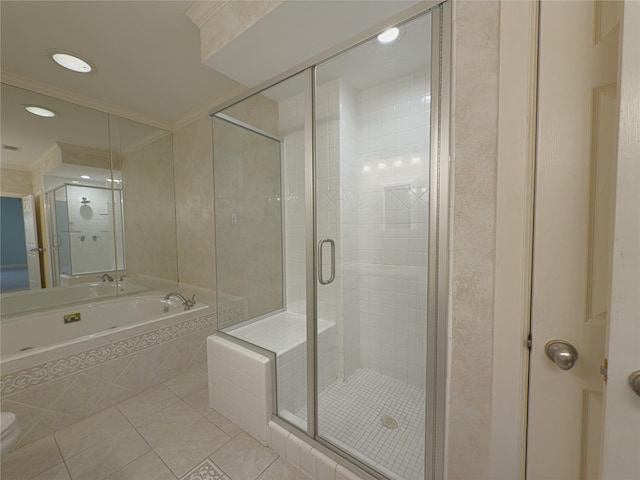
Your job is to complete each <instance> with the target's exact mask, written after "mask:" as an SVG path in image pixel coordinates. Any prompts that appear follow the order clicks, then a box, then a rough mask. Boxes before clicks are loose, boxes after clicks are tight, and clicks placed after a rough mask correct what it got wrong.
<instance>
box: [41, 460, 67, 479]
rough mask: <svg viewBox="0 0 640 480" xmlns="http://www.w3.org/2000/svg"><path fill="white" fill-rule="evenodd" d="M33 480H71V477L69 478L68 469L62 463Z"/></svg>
mask: <svg viewBox="0 0 640 480" xmlns="http://www.w3.org/2000/svg"><path fill="white" fill-rule="evenodd" d="M33 480H71V477H69V473H68V472H67V467H65V465H64V463H60V464H58V465H56V466H55V467H53V468H50V469H49V470H47V471H46V472H44V473H42V474H40V475H38V476H37V477H35V478H34V479H33Z"/></svg>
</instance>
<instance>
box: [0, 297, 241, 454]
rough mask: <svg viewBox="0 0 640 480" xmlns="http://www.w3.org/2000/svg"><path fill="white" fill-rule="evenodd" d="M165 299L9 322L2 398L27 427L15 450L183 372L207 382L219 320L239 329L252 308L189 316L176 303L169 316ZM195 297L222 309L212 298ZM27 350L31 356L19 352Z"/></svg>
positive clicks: (198, 308)
mask: <svg viewBox="0 0 640 480" xmlns="http://www.w3.org/2000/svg"><path fill="white" fill-rule="evenodd" d="M166 292H167V290H165V291H163V292H159V291H152V292H145V293H144V294H139V295H137V296H129V297H120V298H118V299H107V300H102V301H94V302H91V303H80V304H76V305H67V306H65V307H56V308H55V309H52V310H49V311H46V312H45V311H37V312H31V313H25V314H16V315H10V316H4V315H3V318H2V321H1V326H2V332H1V333H2V335H1V336H2V339H1V347H2V352H1V353H2V356H1V357H0V360H1V369H0V372H1V375H0V397H1V401H2V406H3V409H6V410H8V411H12V412H14V413H16V414H17V416H18V421H19V422H20V426H21V427H22V431H23V433H22V436H21V438H20V440H19V441H18V444H17V445H16V447H20V446H23V445H26V444H29V443H31V442H33V441H35V440H38V439H40V438H43V437H45V436H47V435H50V434H51V433H53V432H55V431H57V430H58V429H60V428H64V427H66V426H68V425H70V424H72V423H74V422H77V421H79V420H81V419H83V418H86V417H89V416H91V415H93V414H95V413H96V412H99V411H101V410H104V409H105V408H108V407H110V406H112V405H115V404H117V403H119V402H122V401H124V400H126V399H128V398H131V397H133V396H135V395H137V394H139V393H140V392H142V391H144V390H146V389H149V388H151V387H153V386H156V385H159V384H161V383H164V382H167V381H170V380H171V379H173V378H174V377H176V376H177V375H180V374H181V373H183V372H192V374H195V375H204V370H206V366H207V354H206V353H207V349H206V339H207V337H208V336H210V335H211V334H213V333H214V332H215V331H216V329H217V322H218V319H220V320H221V321H222V322H229V323H233V322H236V323H237V322H239V321H241V319H242V318H244V315H246V301H244V300H243V299H241V298H236V299H230V300H229V301H227V302H225V306H224V308H221V307H220V306H218V309H217V310H216V308H215V307H214V308H211V307H209V306H208V305H205V304H203V303H197V304H196V305H195V306H194V307H192V308H191V309H190V310H187V311H184V310H183V306H182V305H181V304H179V303H178V302H176V301H175V300H173V299H172V300H171V302H170V303H168V306H169V310H168V311H167V312H164V311H163V310H164V307H165V306H166V305H167V303H166V302H164V295H165V294H166ZM180 292H181V293H184V294H191V293H194V292H189V291H185V290H184V289H180ZM197 295H198V296H199V297H200V298H202V297H205V298H206V299H207V303H208V304H210V305H215V304H216V303H219V302H218V301H217V300H216V297H215V294H212V293H211V292H204V291H203V292H198V293H197ZM196 298H198V297H196ZM78 313H79V314H80V317H81V320H80V321H77V322H70V323H66V324H65V322H64V317H65V316H66V315H72V314H78ZM25 347H32V348H30V349H29V350H24V351H20V350H21V349H23V348H25ZM33 406H37V408H34V407H33Z"/></svg>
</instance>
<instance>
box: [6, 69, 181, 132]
mask: <svg viewBox="0 0 640 480" xmlns="http://www.w3.org/2000/svg"><path fill="white" fill-rule="evenodd" d="M0 81H1V82H2V83H5V84H7V85H11V86H13V87H18V88H24V89H26V90H31V91H32V92H36V93H40V94H42V95H48V96H50V97H54V98H58V99H60V100H65V101H67V102H71V103H75V104H77V105H81V106H83V107H87V108H93V109H95V110H100V111H102V112H105V113H110V114H113V115H117V116H119V117H122V118H126V119H127V120H132V121H134V122H140V123H144V124H146V125H150V126H152V127H156V128H161V129H163V130H169V131H171V130H172V127H173V125H172V124H171V122H166V121H164V120H160V119H158V118H155V117H150V116H147V115H143V114H140V113H137V112H133V111H131V110H127V109H124V108H121V107H118V106H116V105H113V104H110V103H107V102H102V101H100V100H96V99H94V98H91V97H86V96H84V95H79V94H77V93H74V92H71V91H69V90H64V89H62V88H57V87H52V86H50V85H46V84H44V83H41V82H38V81H36V80H31V79H30V78H26V77H22V76H20V75H16V74H15V73H10V72H1V73H0Z"/></svg>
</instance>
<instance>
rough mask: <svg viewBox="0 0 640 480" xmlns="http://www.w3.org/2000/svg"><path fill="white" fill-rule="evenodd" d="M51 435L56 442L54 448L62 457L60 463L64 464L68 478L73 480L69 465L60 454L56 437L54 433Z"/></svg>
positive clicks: (60, 450)
mask: <svg viewBox="0 0 640 480" xmlns="http://www.w3.org/2000/svg"><path fill="white" fill-rule="evenodd" d="M51 437H52V438H53V441H54V442H55V444H56V448H57V449H58V453H60V458H62V464H63V465H64V469H65V470H66V471H67V475H68V476H69V479H70V480H73V478H72V477H71V472H70V471H69V466H68V465H67V461H66V459H65V458H64V455H63V454H62V449H61V448H60V444H59V443H58V439H57V438H56V436H55V435H54V434H51ZM34 478H35V477H34Z"/></svg>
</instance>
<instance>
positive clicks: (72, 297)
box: [0, 282, 146, 316]
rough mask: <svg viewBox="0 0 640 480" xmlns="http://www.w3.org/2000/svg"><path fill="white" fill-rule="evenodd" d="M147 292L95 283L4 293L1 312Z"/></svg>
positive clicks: (0, 297) (137, 288)
mask: <svg viewBox="0 0 640 480" xmlns="http://www.w3.org/2000/svg"><path fill="white" fill-rule="evenodd" d="M144 290H146V288H145V287H143V286H140V285H137V284H134V283H131V282H127V284H126V285H125V284H123V283H120V284H116V283H115V282H95V283H88V284H84V285H72V286H68V287H57V288H43V289H40V290H26V291H23V292H11V293H3V294H2V295H1V296H0V312H2V315H3V316H4V315H12V314H15V313H18V312H28V311H33V310H38V309H42V308H51V307H57V306H61V305H67V304H70V303H79V302H85V301H91V300H95V301H98V300H100V299H101V298H109V297H115V296H116V295H121V294H123V293H130V294H131V293H136V292H141V291H144Z"/></svg>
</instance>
